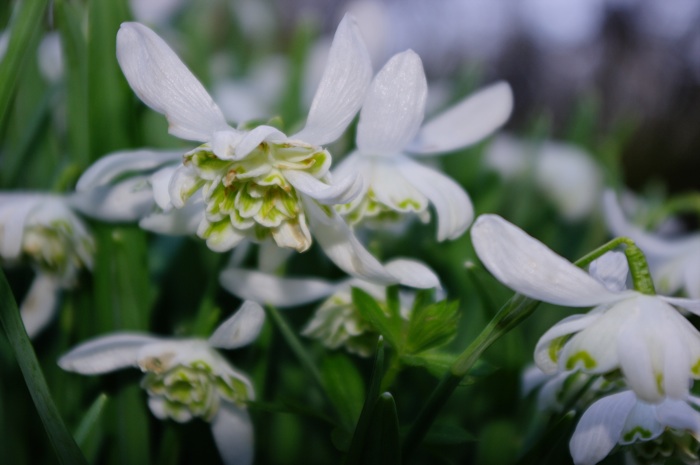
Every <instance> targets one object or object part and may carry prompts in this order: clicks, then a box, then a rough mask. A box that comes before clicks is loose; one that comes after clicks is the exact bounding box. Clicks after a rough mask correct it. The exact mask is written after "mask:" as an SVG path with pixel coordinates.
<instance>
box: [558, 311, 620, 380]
mask: <svg viewBox="0 0 700 465" xmlns="http://www.w3.org/2000/svg"><path fill="white" fill-rule="evenodd" d="M620 305H621V304H617V305H616V306H615V307H613V308H611V309H608V310H603V311H599V312H596V313H594V314H599V315H600V317H599V318H597V319H596V320H595V321H593V322H591V323H590V324H589V325H588V326H587V327H586V328H584V329H583V330H582V331H581V332H579V333H578V334H576V335H574V336H573V337H572V338H571V340H569V341H568V342H567V344H566V345H565V346H564V348H563V349H562V351H561V354H560V355H559V367H560V369H567V370H571V369H575V368H578V369H581V370H582V371H585V372H586V373H608V372H610V371H612V370H614V369H616V368H618V366H619V364H620V359H619V357H618V351H619V348H618V335H619V333H620V327H622V326H624V325H625V324H626V323H627V322H628V320H629V318H628V317H627V315H626V313H627V312H633V311H634V308H632V306H631V305H623V306H620ZM599 308H600V307H599Z"/></svg>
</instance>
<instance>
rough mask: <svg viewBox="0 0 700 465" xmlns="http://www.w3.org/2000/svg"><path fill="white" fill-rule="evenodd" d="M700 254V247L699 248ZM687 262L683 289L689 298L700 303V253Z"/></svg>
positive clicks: (684, 270)
mask: <svg viewBox="0 0 700 465" xmlns="http://www.w3.org/2000/svg"><path fill="white" fill-rule="evenodd" d="M698 252H700V247H699V248H698ZM688 258H689V260H688V262H686V264H685V267H684V269H683V288H684V289H685V292H686V294H688V297H690V298H691V299H694V300H698V301H700V266H698V263H700V253H695V254H693V255H692V256H691V257H688Z"/></svg>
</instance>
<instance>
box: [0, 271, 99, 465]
mask: <svg viewBox="0 0 700 465" xmlns="http://www.w3.org/2000/svg"><path fill="white" fill-rule="evenodd" d="M0 322H1V323H2V327H3V329H4V330H5V335H6V336H7V339H8V340H9V342H10V345H11V346H12V350H13V352H14V354H15V357H16V359H17V363H18V364H19V367H20V369H21V370H22V375H23V376H24V381H25V383H26V384H27V388H28V389H29V393H30V394H31V396H32V400H33V401H34V405H35V406H36V409H37V411H38V412H39V416H40V418H41V421H42V423H43V424H44V428H45V429H46V433H47V434H48V436H49V440H50V441H51V445H52V446H53V448H54V451H55V452H56V456H57V458H58V461H59V462H60V463H62V464H66V465H73V464H87V461H86V460H85V457H83V454H82V453H81V452H80V449H79V448H78V445H77V444H76V442H75V440H74V439H73V436H71V434H70V432H69V431H68V429H67V428H66V425H65V424H64V423H63V419H62V418H61V416H60V415H59V413H58V409H57V408H56V405H54V402H53V399H52V398H51V393H50V392H49V388H48V386H47V385H46V380H45V379H44V375H43V373H42V371H41V367H40V366H39V361H38V360H37V359H36V354H35V353H34V348H33V347H32V344H31V342H30V341H29V337H28V336H27V332H26V331H25V330H24V325H23V324H22V319H21V318H20V315H19V310H18V309H17V303H16V302H15V299H14V297H13V296H12V291H11V290H10V286H9V285H8V283H7V280H6V279H5V274H4V273H3V272H2V271H0Z"/></svg>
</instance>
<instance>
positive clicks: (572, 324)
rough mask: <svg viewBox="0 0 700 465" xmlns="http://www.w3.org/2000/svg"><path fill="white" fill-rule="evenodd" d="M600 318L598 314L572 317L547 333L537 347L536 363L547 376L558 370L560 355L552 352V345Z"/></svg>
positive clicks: (565, 319)
mask: <svg viewBox="0 0 700 465" xmlns="http://www.w3.org/2000/svg"><path fill="white" fill-rule="evenodd" d="M598 318H600V314H598V313H593V314H591V313H588V314H585V315H571V316H568V317H566V318H564V319H563V320H561V321H560V322H559V323H557V324H555V325H554V326H552V327H551V328H549V330H548V331H547V332H545V333H544V334H543V335H542V337H540V340H539V341H537V346H536V347H535V357H534V358H535V363H536V364H537V366H538V367H539V368H540V369H541V370H542V371H543V372H544V373H546V374H551V373H554V372H555V371H556V370H557V368H558V360H559V357H560V354H559V353H556V352H552V351H553V350H555V348H551V349H550V346H551V343H552V342H553V341H554V340H555V339H558V338H560V337H562V336H566V335H569V334H573V333H577V332H579V331H581V330H583V329H584V328H586V327H588V326H590V325H591V324H593V322H595V321H596V320H597V319H598Z"/></svg>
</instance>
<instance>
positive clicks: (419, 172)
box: [397, 157, 474, 241]
mask: <svg viewBox="0 0 700 465" xmlns="http://www.w3.org/2000/svg"><path fill="white" fill-rule="evenodd" d="M397 168H398V170H399V172H400V173H401V174H403V175H404V177H405V178H406V179H408V180H409V181H410V182H411V183H412V184H413V186H414V187H415V188H416V189H418V190H419V191H420V192H421V193H422V194H423V195H425V196H426V197H427V198H428V199H430V202H432V204H433V205H434V206H435V210H436V211H437V223H438V230H437V239H438V241H444V240H445V239H457V238H458V237H459V236H461V235H462V234H464V231H466V230H467V228H468V227H469V225H470V224H471V222H472V220H473V219H474V207H473V206H472V202H471V200H470V199H469V196H468V195H467V193H466V192H464V189H462V187H461V186H460V185H459V184H457V183H456V182H454V181H453V180H452V179H450V178H448V177H447V176H445V175H444V174H442V173H440V172H438V171H435V170H433V169H431V168H428V167H425V166H422V165H420V164H418V163H415V162H413V161H412V160H410V159H408V158H406V157H402V158H401V162H400V163H397Z"/></svg>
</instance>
